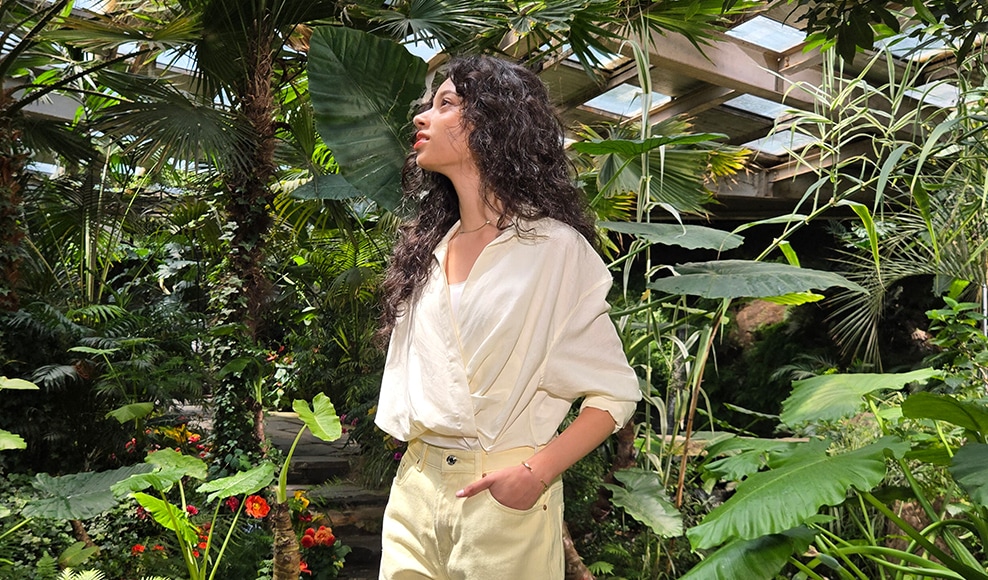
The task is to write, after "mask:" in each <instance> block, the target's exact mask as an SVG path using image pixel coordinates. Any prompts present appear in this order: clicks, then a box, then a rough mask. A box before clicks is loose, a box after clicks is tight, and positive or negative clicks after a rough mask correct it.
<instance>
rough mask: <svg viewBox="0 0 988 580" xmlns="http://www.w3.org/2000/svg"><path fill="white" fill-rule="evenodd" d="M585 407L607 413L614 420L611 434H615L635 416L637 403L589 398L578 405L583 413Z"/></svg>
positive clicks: (598, 397)
mask: <svg viewBox="0 0 988 580" xmlns="http://www.w3.org/2000/svg"><path fill="white" fill-rule="evenodd" d="M587 407H593V408H594V409H600V410H601V411H607V413H608V414H610V416H611V418H612V419H614V430H613V431H611V433H617V432H618V431H620V430H621V427H624V425H625V423H627V422H628V420H629V419H631V417H632V415H634V414H635V409H636V408H638V402H637V401H616V400H614V399H608V398H606V397H600V396H589V397H587V398H585V399H584V400H583V404H582V405H580V411H583V409H586V408H587Z"/></svg>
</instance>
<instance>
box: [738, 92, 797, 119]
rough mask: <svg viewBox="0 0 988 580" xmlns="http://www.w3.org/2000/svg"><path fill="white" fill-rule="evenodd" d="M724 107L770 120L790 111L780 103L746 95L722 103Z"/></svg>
mask: <svg viewBox="0 0 988 580" xmlns="http://www.w3.org/2000/svg"><path fill="white" fill-rule="evenodd" d="M724 105H726V106H728V107H733V108H735V109H740V110H742V111H747V112H748V113H752V114H754V115H758V116H759V117H765V118H766V119H772V120H775V119H778V118H779V117H781V116H782V115H784V114H786V113H787V112H788V111H789V110H790V109H791V107H787V106H786V105H783V104H781V103H776V102H775V101H770V100H768V99H763V98H761V97H756V96H755V95H748V94H745V95H741V96H739V97H734V98H733V99H731V100H729V101H726V102H724Z"/></svg>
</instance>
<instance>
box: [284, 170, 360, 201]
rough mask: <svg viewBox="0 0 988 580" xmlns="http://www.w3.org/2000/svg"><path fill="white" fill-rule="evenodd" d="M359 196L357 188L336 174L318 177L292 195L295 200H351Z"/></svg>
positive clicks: (293, 191)
mask: <svg viewBox="0 0 988 580" xmlns="http://www.w3.org/2000/svg"><path fill="white" fill-rule="evenodd" d="M359 195H360V192H359V191H357V188H355V187H354V186H352V185H350V182H349V181H347V180H346V179H344V178H343V176H342V175H338V174H336V173H330V174H328V175H316V176H315V177H313V178H312V179H311V180H310V181H308V182H306V183H304V184H302V185H300V186H299V187H297V188H295V189H294V190H292V193H291V196H292V197H294V198H295V199H350V198H352V197H358V196H359Z"/></svg>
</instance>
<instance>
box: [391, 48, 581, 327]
mask: <svg viewBox="0 0 988 580" xmlns="http://www.w3.org/2000/svg"><path fill="white" fill-rule="evenodd" d="M447 75H448V78H449V79H450V80H452V82H453V85H454V86H455V87H456V92H457V94H458V95H459V96H460V97H461V98H462V107H463V109H462V116H463V120H464V122H465V123H466V124H467V126H469V127H472V128H473V129H472V131H471V132H470V136H469V140H468V144H469V147H470V150H471V151H472V152H473V154H474V157H475V158H476V159H477V165H478V169H479V170H480V178H481V182H482V183H481V185H482V186H483V188H484V189H485V190H486V191H489V192H493V195H494V196H495V197H496V198H497V201H498V202H499V203H500V207H501V208H502V212H501V215H500V219H499V222H498V226H499V227H509V226H506V224H508V223H509V222H511V221H512V220H513V219H514V218H515V217H520V218H522V219H525V220H535V219H539V218H545V217H551V218H554V219H557V220H559V221H561V222H563V223H566V224H569V225H570V226H572V227H573V228H574V229H576V230H577V231H578V232H580V234H582V235H583V237H585V238H586V239H587V240H588V241H589V242H590V243H591V244H595V243H596V234H595V232H594V220H593V219H592V217H591V214H590V212H589V209H588V206H587V201H586V197H585V196H584V194H583V192H582V191H580V190H579V189H578V188H577V187H576V185H575V184H574V183H573V180H572V178H571V176H570V163H569V160H568V159H567V157H566V152H565V150H564V148H563V127H562V124H561V123H560V121H559V118H558V117H557V116H556V113H555V111H554V110H553V108H552V105H551V103H550V102H549V94H548V91H547V90H546V87H545V85H544V84H542V81H541V79H539V77H538V76H536V75H535V73H533V72H532V71H530V70H528V69H526V68H524V67H522V66H520V65H517V64H514V63H510V62H508V61H505V60H501V59H497V58H493V57H489V56H465V57H457V58H454V59H452V60H451V61H450V62H449V64H448V66H447ZM402 189H403V192H404V196H405V200H406V202H411V203H414V204H415V207H416V213H415V216H414V217H413V218H412V219H411V220H409V221H408V222H406V223H405V224H403V225H402V226H401V227H400V228H399V236H398V241H397V243H396V244H395V247H394V252H393V255H392V257H391V261H390V263H389V265H388V268H387V270H386V271H385V275H384V281H383V283H382V314H381V320H380V323H381V324H380V331H379V338H381V339H386V337H387V336H388V335H389V334H390V333H391V330H392V329H393V328H394V324H395V321H396V319H397V317H398V316H399V314H400V312H401V308H402V307H403V305H404V304H406V303H407V302H408V301H410V300H413V299H414V297H415V294H416V292H417V291H418V290H419V289H420V288H421V287H422V285H423V284H424V282H425V280H426V278H427V275H428V272H429V268H431V267H432V252H433V250H434V249H435V248H436V246H437V245H438V243H439V241H440V240H441V239H442V237H443V236H444V235H445V234H446V232H448V231H449V228H451V227H452V226H453V224H454V223H456V220H457V219H459V216H460V212H459V202H458V200H457V197H456V191H455V190H454V189H453V184H452V182H450V180H449V179H448V178H446V176H444V175H442V174H440V173H435V172H432V171H425V170H423V169H421V168H420V167H418V165H416V163H415V154H414V153H412V154H410V155H409V156H408V157H407V158H406V160H405V167H404V169H403V171H402ZM492 207H493V205H492ZM513 227H518V226H517V225H514V226H513ZM520 233H521V234H524V232H520Z"/></svg>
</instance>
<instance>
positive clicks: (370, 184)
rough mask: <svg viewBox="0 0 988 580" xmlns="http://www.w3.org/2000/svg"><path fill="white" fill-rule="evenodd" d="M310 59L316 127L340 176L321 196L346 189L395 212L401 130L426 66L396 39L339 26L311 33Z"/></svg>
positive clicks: (420, 87) (403, 147)
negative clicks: (340, 188) (336, 182)
mask: <svg viewBox="0 0 988 580" xmlns="http://www.w3.org/2000/svg"><path fill="white" fill-rule="evenodd" d="M309 58H310V66H309V83H310V89H311V91H312V97H313V98H312V102H313V105H314V107H315V110H316V125H317V127H318V128H319V133H320V135H322V138H323V139H324V140H325V141H326V143H327V144H328V145H329V147H330V148H331V149H332V150H333V151H334V154H335V157H336V161H337V162H338V163H339V164H340V170H341V175H342V177H343V178H345V179H346V181H345V182H344V181H343V180H342V179H340V180H339V181H340V182H341V183H340V184H339V185H337V184H335V183H331V182H330V183H327V184H326V185H327V187H325V188H324V189H326V190H327V191H328V193H327V194H326V195H327V197H328V196H336V197H338V196H339V195H340V194H339V193H333V192H334V188H336V187H342V188H344V189H346V188H347V187H350V189H351V190H352V189H353V188H356V189H357V190H358V191H359V192H360V193H361V194H363V195H365V196H366V197H368V198H370V199H372V200H374V201H375V202H377V203H378V204H379V205H381V206H382V207H385V208H387V209H394V208H396V207H397V206H398V205H399V203H400V199H399V197H398V192H399V191H400V187H399V174H400V172H401V166H402V161H403V159H404V158H405V150H406V149H407V140H406V139H405V138H404V136H403V135H402V131H403V129H404V127H405V126H406V125H407V124H408V121H409V119H410V118H411V108H412V103H413V101H415V100H416V99H418V98H420V97H421V96H422V92H423V90H424V88H425V73H426V68H427V67H426V64H425V62H423V61H422V59H420V58H418V57H415V56H412V55H411V54H410V53H409V52H408V51H407V50H405V48H404V47H402V46H401V45H399V44H397V43H395V42H392V41H389V40H386V39H382V38H379V37H376V36H373V35H371V34H369V33H365V32H361V31H358V30H352V29H348V28H344V27H321V28H317V29H316V30H315V31H314V32H313V34H312V39H311V49H310V52H309ZM323 180H324V181H327V182H328V181H329V176H323ZM343 195H344V196H345V195H348V193H343Z"/></svg>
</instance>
